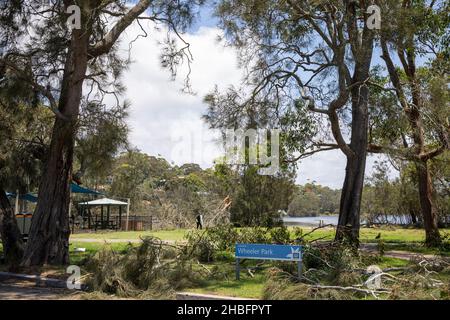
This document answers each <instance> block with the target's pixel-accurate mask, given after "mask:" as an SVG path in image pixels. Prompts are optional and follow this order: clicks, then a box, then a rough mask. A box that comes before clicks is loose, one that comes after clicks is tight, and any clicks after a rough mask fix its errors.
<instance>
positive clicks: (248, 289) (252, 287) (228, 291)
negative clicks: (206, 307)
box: [183, 274, 266, 299]
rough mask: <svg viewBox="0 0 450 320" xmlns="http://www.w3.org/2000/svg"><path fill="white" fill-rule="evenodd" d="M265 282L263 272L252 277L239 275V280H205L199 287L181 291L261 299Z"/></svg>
mask: <svg viewBox="0 0 450 320" xmlns="http://www.w3.org/2000/svg"><path fill="white" fill-rule="evenodd" d="M265 282H266V276H265V274H256V275H255V276H254V277H253V278H251V277H249V276H246V275H244V276H241V279H240V280H239V281H237V280H235V279H229V280H206V281H204V282H203V283H202V284H201V287H195V288H187V289H184V290H183V291H187V292H195V293H203V294H215V295H221V296H229V297H241V298H253V299H261V297H262V294H263V289H264V285H265Z"/></svg>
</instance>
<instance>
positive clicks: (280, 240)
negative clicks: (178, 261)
mask: <svg viewBox="0 0 450 320" xmlns="http://www.w3.org/2000/svg"><path fill="white" fill-rule="evenodd" d="M186 240H187V248H190V249H186V250H191V251H189V254H192V255H193V256H194V257H196V258H197V259H198V260H199V261H200V262H212V261H215V259H217V258H218V259H220V260H221V259H224V257H225V256H226V254H225V252H228V254H231V253H233V252H234V250H235V245H236V243H274V244H286V243H293V240H292V239H291V235H290V232H289V230H288V229H287V228H286V227H278V228H270V229H267V228H262V227H251V228H242V229H237V228H234V227H233V226H232V225H222V226H216V227H213V228H208V229H206V230H204V231H191V232H189V233H188V234H187V235H186ZM225 259H226V258H225Z"/></svg>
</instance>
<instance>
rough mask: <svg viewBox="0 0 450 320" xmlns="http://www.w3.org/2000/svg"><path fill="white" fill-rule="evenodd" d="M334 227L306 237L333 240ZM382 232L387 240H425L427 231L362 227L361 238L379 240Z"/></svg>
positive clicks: (306, 230)
mask: <svg viewBox="0 0 450 320" xmlns="http://www.w3.org/2000/svg"><path fill="white" fill-rule="evenodd" d="M301 229H303V232H304V233H307V232H309V231H310V230H311V228H301ZM291 230H293V228H291ZM440 231H441V235H444V234H449V233H450V229H448V228H447V229H440ZM334 232H335V231H334V228H324V229H318V230H316V231H314V232H313V233H312V234H311V235H309V236H307V237H306V239H308V240H314V239H321V238H324V240H331V239H333V237H334ZM378 234H381V237H380V239H381V240H384V241H385V242H388V243H389V242H392V243H395V242H417V243H418V242H423V241H424V240H425V231H424V230H423V229H412V228H396V229H394V228H389V227H382V228H361V231H360V240H361V242H363V243H368V242H377V241H378V240H377V239H375V237H376V236H377V235H378Z"/></svg>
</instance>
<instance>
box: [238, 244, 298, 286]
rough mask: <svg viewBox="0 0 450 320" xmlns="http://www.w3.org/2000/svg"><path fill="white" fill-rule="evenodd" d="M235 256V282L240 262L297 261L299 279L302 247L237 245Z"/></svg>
mask: <svg viewBox="0 0 450 320" xmlns="http://www.w3.org/2000/svg"><path fill="white" fill-rule="evenodd" d="M235 250H236V251H235V256H236V280H239V278H240V264H239V263H240V260H241V259H256V260H281V261H297V263H298V265H297V272H298V277H299V279H300V278H301V275H302V267H303V266H302V250H303V248H302V246H299V245H280V244H244V243H237V244H236V249H235Z"/></svg>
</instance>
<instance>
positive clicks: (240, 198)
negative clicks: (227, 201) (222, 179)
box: [230, 166, 294, 227]
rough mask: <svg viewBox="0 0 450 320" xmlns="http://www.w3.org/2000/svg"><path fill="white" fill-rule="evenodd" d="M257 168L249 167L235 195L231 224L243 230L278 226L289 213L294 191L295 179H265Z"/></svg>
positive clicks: (291, 176)
mask: <svg viewBox="0 0 450 320" xmlns="http://www.w3.org/2000/svg"><path fill="white" fill-rule="evenodd" d="M257 171H258V167H257V166H245V167H244V168H243V172H242V173H241V175H240V179H239V184H238V186H237V187H236V188H235V192H234V194H233V202H232V206H231V208H230V212H231V221H232V222H233V223H235V224H237V225H240V226H267V227H271V226H275V225H276V224H277V223H279V217H280V210H287V207H288V205H289V203H290V201H291V197H292V191H293V189H294V182H293V175H292V174H290V173H285V174H281V175H279V176H262V175H259V174H258V172H257Z"/></svg>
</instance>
